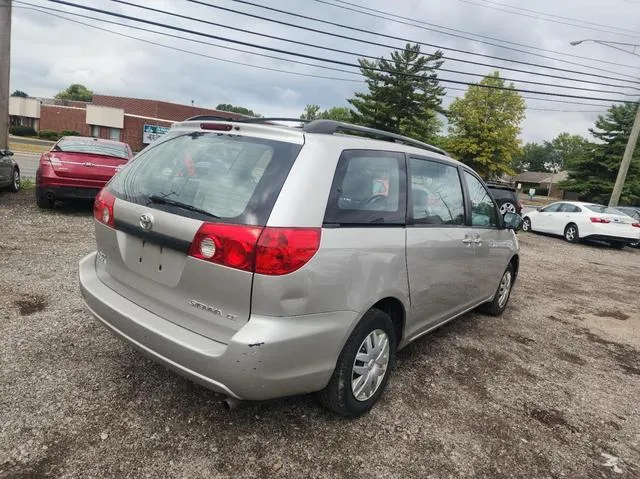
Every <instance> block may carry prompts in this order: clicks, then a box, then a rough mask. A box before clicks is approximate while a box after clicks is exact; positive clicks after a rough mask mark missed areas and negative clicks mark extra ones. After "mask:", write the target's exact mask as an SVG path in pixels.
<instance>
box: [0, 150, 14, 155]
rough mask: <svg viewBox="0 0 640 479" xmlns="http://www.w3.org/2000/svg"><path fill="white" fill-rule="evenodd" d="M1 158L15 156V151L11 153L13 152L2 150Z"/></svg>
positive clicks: (0, 152)
mask: <svg viewBox="0 0 640 479" xmlns="http://www.w3.org/2000/svg"><path fill="white" fill-rule="evenodd" d="M0 156H13V151H11V150H0Z"/></svg>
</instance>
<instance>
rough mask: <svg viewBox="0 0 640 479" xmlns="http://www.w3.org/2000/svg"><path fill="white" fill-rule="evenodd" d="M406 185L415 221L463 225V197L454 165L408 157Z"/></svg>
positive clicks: (430, 223) (431, 223) (419, 222)
mask: <svg viewBox="0 0 640 479" xmlns="http://www.w3.org/2000/svg"><path fill="white" fill-rule="evenodd" d="M410 169H411V172H410V188H411V205H412V209H413V220H414V222H415V223H416V224H427V225H463V224H464V197H463V196H462V185H461V183H460V176H459V175H458V169H457V168H456V167H454V166H451V165H445V164H443V163H439V162H436V161H430V160H422V159H418V158H411V160H410Z"/></svg>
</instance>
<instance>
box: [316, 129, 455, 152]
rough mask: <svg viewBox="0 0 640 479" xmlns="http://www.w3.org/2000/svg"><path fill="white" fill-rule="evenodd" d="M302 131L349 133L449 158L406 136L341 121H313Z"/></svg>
mask: <svg viewBox="0 0 640 479" xmlns="http://www.w3.org/2000/svg"><path fill="white" fill-rule="evenodd" d="M304 131H305V132H306V133H321V134H325V135H333V134H335V133H351V134H354V133H355V134H360V135H364V136H370V137H372V138H376V139H379V140H383V141H391V142H394V143H404V144H405V145H409V146H414V147H416V148H421V149H423V150H428V151H432V152H434V153H439V154H441V155H445V156H449V157H450V156H451V155H450V154H449V153H447V152H446V151H444V150H443V149H441V148H438V147H436V146H433V145H429V144H428V143H423V142H422V141H418V140H414V139H413V138H409V137H407V136H402V135H397V134H395V133H389V132H388V131H383V130H376V129H375V128H368V127H366V126H358V125H352V124H351V123H343V122H341V121H334V120H315V121H312V122H310V123H307V124H306V125H304Z"/></svg>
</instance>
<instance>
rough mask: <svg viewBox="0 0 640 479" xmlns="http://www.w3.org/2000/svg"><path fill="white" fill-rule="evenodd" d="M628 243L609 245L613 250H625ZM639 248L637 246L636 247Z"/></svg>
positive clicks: (620, 242) (612, 243) (613, 242)
mask: <svg viewBox="0 0 640 479" xmlns="http://www.w3.org/2000/svg"><path fill="white" fill-rule="evenodd" d="M627 244H628V243H623V242H622V241H611V242H610V243H609V246H611V247H612V248H615V249H624V247H625V246H627ZM636 248H637V246H636Z"/></svg>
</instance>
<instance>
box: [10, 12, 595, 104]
mask: <svg viewBox="0 0 640 479" xmlns="http://www.w3.org/2000/svg"><path fill="white" fill-rule="evenodd" d="M16 3H19V4H21V5H28V6H27V7H24V6H19V7H16V8H22V9H25V10H33V11H36V12H40V13H43V14H46V15H52V16H54V17H57V18H61V19H63V20H67V21H70V22H73V23H77V24H80V25H84V26H86V27H89V28H94V29H98V30H102V31H104V32H108V33H112V34H114V35H119V36H122V37H125V38H130V39H133V40H138V41H141V42H144V43H148V44H151V45H155V46H159V47H163V48H167V49H170V50H175V51H179V52H182V53H187V54H191V55H195V56H200V57H204V58H209V59H213V60H218V61H223V62H227V63H233V64H237V65H242V66H247V67H251V68H258V69H261V70H269V71H275V72H278V73H285V74H292V75H299V76H307V77H313V78H321V79H328V80H336V81H348V82H358V83H364V80H362V79H360V80H356V79H348V78H336V77H325V76H319V75H312V74H305V73H299V72H290V71H287V70H282V69H275V68H269V67H263V66H260V65H255V64H252V63H243V62H238V61H234V60H228V59H224V58H219V57H214V56H210V55H205V54H201V53H198V52H193V51H191V50H184V49H181V48H177V47H174V46H170V45H165V44H161V43H157V42H153V41H150V40H146V39H143V38H139V37H134V36H131V35H126V34H124V33H121V32H116V31H113V30H109V29H106V28H101V27H98V26H96V25H91V24H88V23H84V22H80V21H77V20H73V19H71V18H67V17H65V16H62V15H56V14H54V13H50V12H51V11H55V12H61V13H65V14H67V15H73V16H78V17H82V18H88V19H91V20H99V21H102V22H106V23H110V24H114V25H118V26H122V27H126V28H132V29H136V30H142V31H145V32H150V33H157V34H159V35H165V36H168V37H172V38H176V39H182V40H188V41H192V42H195V43H200V44H204V45H211V46H214V47H219V48H223V49H228V50H234V51H240V52H244V53H249V54H252V55H258V56H264V57H268V58H277V59H282V60H285V61H289V62H294V63H302V62H298V61H295V60H289V59H286V58H282V57H273V56H272V55H266V54H262V53H255V52H250V51H247V50H241V49H237V48H232V47H225V46H221V45H216V44H213V43H208V42H203V41H200V40H195V39H186V38H183V37H180V36H178V35H172V34H170V33H165V32H156V31H154V30H149V29H146V28H142V27H137V26H134V25H127V24H122V23H117V22H113V21H110V20H105V19H97V18H94V17H89V16H86V15H82V14H79V13H72V12H67V11H64V10H57V9H53V8H46V7H40V6H38V5H33V4H30V3H27V2H23V1H19V0H16ZM33 7H37V8H33ZM40 8H44V9H45V10H41V9H40ZM302 64H304V65H311V66H317V67H319V68H330V67H325V66H321V65H314V64H309V63H302ZM338 71H346V70H338ZM348 73H353V74H357V75H360V74H359V73H356V72H348ZM447 89H448V90H455V91H462V92H466V91H467V90H466V89H465V88H457V87H447ZM445 96H449V97H450V98H451V97H453V96H452V95H448V94H445ZM453 98H457V97H453ZM523 98H525V99H528V100H533V101H552V102H554V103H566V104H572V105H584V106H601V105H599V104H595V103H581V102H572V101H562V100H555V99H549V98H531V97H527V96H523ZM527 108H528V109H532V110H535V108H530V107H527ZM557 111H563V110H557ZM568 111H570V110H568ZM576 111H577V110H576ZM580 111H581V112H582V111H583V110H580Z"/></svg>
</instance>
